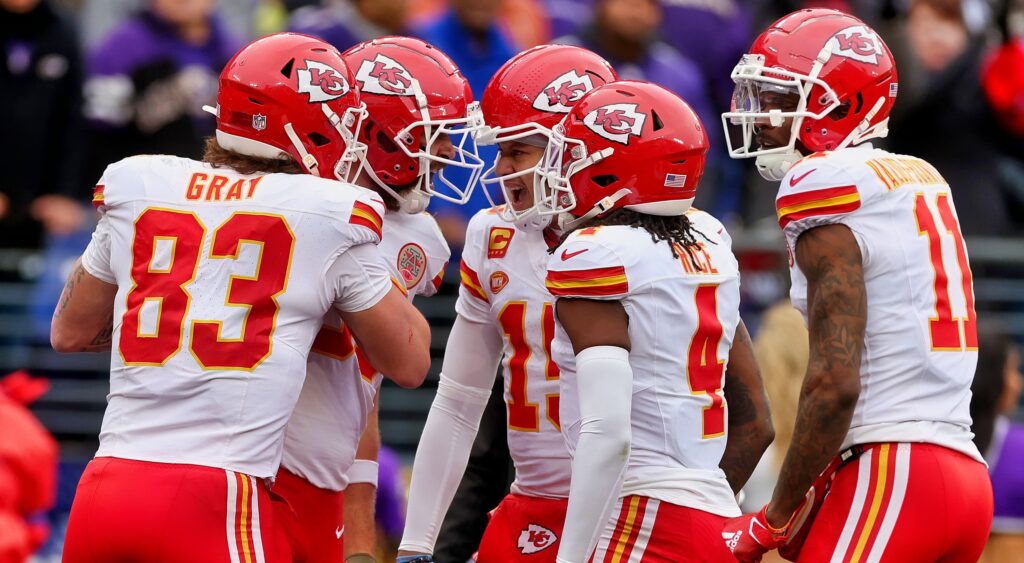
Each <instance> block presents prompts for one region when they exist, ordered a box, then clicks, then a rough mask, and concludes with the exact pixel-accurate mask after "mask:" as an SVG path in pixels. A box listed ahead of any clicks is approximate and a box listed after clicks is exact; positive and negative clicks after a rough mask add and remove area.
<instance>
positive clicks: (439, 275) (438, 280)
mask: <svg viewBox="0 0 1024 563" xmlns="http://www.w3.org/2000/svg"><path fill="white" fill-rule="evenodd" d="M447 269H448V262H445V263H444V264H443V265H442V266H441V271H440V272H438V273H437V275H436V276H434V279H432V280H430V283H431V284H432V285H433V286H434V291H439V290H440V289H441V282H443V281H444V271H445V270H447Z"/></svg>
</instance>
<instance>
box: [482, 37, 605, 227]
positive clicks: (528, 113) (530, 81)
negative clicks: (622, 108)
mask: <svg viewBox="0 0 1024 563" xmlns="http://www.w3.org/2000/svg"><path fill="white" fill-rule="evenodd" d="M618 79H619V77H618V75H616V74H615V71H614V70H613V69H612V67H611V65H609V64H608V62H607V61H605V60H604V59H602V58H601V57H600V56H598V55H596V54H595V53H593V52H591V51H588V50H586V49H584V48H582V47H575V46H573V45H540V46H538V47H534V48H532V49H529V50H526V51H523V52H522V53H519V54H518V55H516V56H515V57H512V58H511V59H509V61H508V62H506V63H505V64H504V65H503V66H502V67H501V68H500V69H498V72H496V73H495V74H494V76H493V77H492V78H491V82H490V83H489V84H488V85H487V89H486V90H484V95H483V100H482V101H481V104H480V109H481V110H483V114H484V123H485V126H484V127H483V128H482V129H481V130H480V132H479V134H478V135H477V139H476V141H477V143H478V144H481V145H491V144H497V143H502V142H506V141H521V142H527V143H533V144H538V145H539V146H545V145H546V144H547V142H548V139H549V137H550V134H551V128H552V127H554V126H555V125H557V124H558V122H559V121H561V120H562V118H563V117H565V114H567V113H569V109H570V108H572V106H573V105H574V104H575V103H576V102H577V101H578V100H579V99H580V98H582V97H583V94H586V93H587V92H589V91H591V90H593V89H594V88H596V87H598V86H603V85H604V84H607V83H609V82H614V81H616V80H618ZM499 158H501V156H500V155H498V157H497V158H496V159H495V161H494V164H493V165H492V166H491V167H490V168H489V169H488V170H487V171H486V172H484V174H483V176H482V177H481V178H480V183H481V184H482V186H481V187H482V188H483V190H484V195H486V196H487V200H488V201H490V203H491V205H492V206H497V205H498V204H499V203H501V202H500V201H498V200H497V197H495V195H494V194H492V193H491V189H492V188H493V186H495V185H497V186H499V187H500V189H501V192H502V195H503V196H504V200H505V201H509V200H510V196H509V193H508V191H507V190H506V187H505V181H506V180H511V179H513V178H518V177H521V176H526V175H530V177H531V178H532V177H533V173H534V171H536V169H537V167H536V166H534V167H531V168H528V169H525V170H520V171H518V172H513V173H511V174H506V175H504V176H497V175H495V169H496V167H497V165H498V159H499ZM539 188H540V182H533V189H534V198H533V201H534V202H535V205H534V206H533V207H530V208H529V209H524V210H519V211H517V210H515V209H513V208H512V206H511V205H506V206H502V207H497V209H498V214H499V215H500V216H501V218H502V219H504V220H506V221H509V222H513V223H515V224H516V226H518V227H519V228H521V229H526V230H539V229H542V228H544V227H545V226H547V225H548V223H550V221H551V218H550V217H549V216H541V215H540V214H539V213H538V210H537V206H536V203H537V202H539V201H540V200H541V199H543V197H544V194H542V193H540V190H539Z"/></svg>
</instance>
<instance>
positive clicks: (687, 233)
mask: <svg viewBox="0 0 1024 563" xmlns="http://www.w3.org/2000/svg"><path fill="white" fill-rule="evenodd" d="M611 225H625V226H627V227H632V228H634V229H643V230H645V231H647V232H648V233H649V234H650V235H651V240H653V241H654V242H660V241H666V242H668V243H669V245H668V246H669V251H670V252H672V257H673V258H679V253H680V252H683V251H685V252H686V257H687V258H689V259H690V264H691V265H693V267H694V268H696V269H697V270H698V271H700V270H702V268H701V266H700V263H698V262H697V259H696V258H695V257H694V255H693V253H694V252H696V251H698V250H699V249H700V243H699V242H698V241H697V235H700V237H701V238H702V239H704V240H706V241H707V242H710V243H711V244H715V242H714V241H712V240H711V239H709V238H708V237H707V235H705V234H704V233H702V232H700V231H699V230H697V229H696V228H695V227H694V226H693V223H691V222H690V218H689V217H687V216H686V215H649V214H647V213H640V212H639V211H633V210H632V209H626V208H624V207H620V208H619V209H616V210H614V211H612V212H610V213H609V214H608V215H606V216H604V217H595V218H593V219H591V220H589V221H587V222H585V223H583V224H582V225H580V226H579V227H577V228H576V229H574V230H573V231H569V232H566V233H562V237H561V238H559V239H558V244H557V245H555V246H553V247H552V248H551V249H550V250H548V252H549V253H553V252H554V251H555V249H556V248H558V247H559V246H561V245H562V243H563V242H565V239H567V238H569V235H571V234H572V233H573V232H574V231H576V230H579V229H586V228H587V227H601V226H611Z"/></svg>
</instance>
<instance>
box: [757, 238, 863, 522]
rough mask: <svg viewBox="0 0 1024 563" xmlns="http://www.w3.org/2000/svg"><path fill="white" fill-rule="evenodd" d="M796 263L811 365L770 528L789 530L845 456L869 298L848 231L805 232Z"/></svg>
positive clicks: (858, 255) (771, 511) (771, 506)
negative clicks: (822, 476)
mask: <svg viewBox="0 0 1024 563" xmlns="http://www.w3.org/2000/svg"><path fill="white" fill-rule="evenodd" d="M795 257H796V262H797V264H798V265H799V267H800V270H801V271H803V273H804V276H806V278H807V328H808V332H809V336H810V350H809V351H810V358H809V362H808V366H807V375H806V376H805V378H804V383H803V388H802V389H801V391H800V402H799V404H798V406H797V415H796V425H795V428H794V430H793V441H792V444H791V445H790V447H789V451H788V452H787V453H786V459H785V461H784V462H783V464H782V471H781V473H780V474H779V481H778V484H777V485H776V487H775V494H774V496H773V497H772V500H771V503H769V505H768V511H767V517H768V522H769V523H770V524H771V525H773V526H780V527H781V526H783V525H785V524H786V522H787V520H788V519H789V517H790V515H791V514H792V513H793V511H794V510H795V509H796V508H797V506H798V505H799V503H800V501H801V500H802V499H803V497H804V494H805V493H806V492H807V489H808V488H809V487H810V486H811V484H812V483H813V482H814V480H815V479H816V478H817V477H818V474H819V473H821V471H822V470H824V469H825V467H826V466H827V465H828V463H829V461H830V460H831V459H832V458H833V457H834V456H835V455H837V454H838V453H839V447H840V445H842V442H843V439H844V438H845V437H846V433H847V432H848V431H849V429H850V421H851V419H852V418H853V411H854V408H855V407H856V405H857V399H858V397H859V396H860V360H861V352H862V350H863V348H864V326H865V320H866V318H867V296H866V290H865V287H864V270H863V264H862V259H861V253H860V247H858V246H857V241H856V239H855V238H854V236H853V232H852V231H850V229H849V228H848V227H846V226H844V225H827V226H823V227H817V228H814V229H811V230H809V231H807V232H805V233H803V234H802V235H801V236H800V238H799V239H798V240H797V243H796V252H795Z"/></svg>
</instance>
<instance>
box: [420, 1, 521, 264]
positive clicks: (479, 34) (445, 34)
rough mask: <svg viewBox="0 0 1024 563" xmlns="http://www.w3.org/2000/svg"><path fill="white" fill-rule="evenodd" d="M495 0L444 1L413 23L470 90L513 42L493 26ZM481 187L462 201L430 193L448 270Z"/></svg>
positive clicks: (491, 152) (480, 202) (487, 152)
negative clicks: (434, 11) (447, 256)
mask: <svg viewBox="0 0 1024 563" xmlns="http://www.w3.org/2000/svg"><path fill="white" fill-rule="evenodd" d="M500 6H501V0H449V1H448V7H447V9H445V10H444V11H442V12H441V13H440V14H439V15H438V16H436V17H435V18H434V19H432V20H429V21H427V22H425V23H423V24H421V25H417V26H416V27H415V28H414V29H413V33H414V34H415V35H417V36H418V37H420V38H422V39H423V40H424V41H427V42H428V43H432V44H433V45H434V46H436V47H438V48H439V49H441V50H442V51H444V52H445V53H447V54H448V56H450V57H451V58H452V60H454V61H455V64H457V65H458V66H459V70H461V71H462V74H463V75H464V76H465V77H466V79H467V80H468V81H469V86H470V88H472V90H473V94H474V95H475V96H480V95H481V94H483V91H484V88H486V87H487V82H488V81H490V79H491V76H493V75H494V73H495V72H497V70H498V68H500V67H501V65H503V64H505V61H507V60H508V59H510V58H512V56H513V55H515V54H516V53H517V52H518V51H519V48H518V47H517V46H516V45H514V44H513V43H512V41H511V40H510V39H509V38H508V36H506V35H505V33H504V32H503V31H502V30H501V29H500V28H499V27H498V24H497V17H498V9H499V8H500ZM478 150H479V155H480V158H482V159H483V160H484V162H487V163H490V162H492V161H493V160H494V156H495V154H497V148H496V147H495V146H491V147H479V149H478ZM452 172H453V173H451V174H448V172H446V173H445V174H447V175H448V178H449V179H451V180H452V181H460V180H462V179H463V178H468V173H467V174H456V173H455V172H457V171H452ZM488 206H489V205H488V203H487V198H486V197H485V196H484V194H483V190H475V191H474V193H473V196H472V198H470V200H469V202H468V203H466V204H465V205H455V204H451V203H448V202H446V201H443V200H440V199H438V198H434V199H433V201H432V202H431V204H430V211H431V212H432V213H434V214H435V215H436V216H437V222H438V225H439V226H440V227H441V231H442V232H443V233H444V236H445V239H447V241H448V244H449V245H450V246H451V248H452V260H451V262H449V264H450V268H452V271H456V272H457V271H458V264H459V260H458V257H459V256H460V255H461V249H462V243H463V240H464V239H465V236H466V225H467V224H468V223H469V219H470V217H472V216H473V215H474V214H475V213H476V212H477V211H479V210H481V209H484V208H486V207H488Z"/></svg>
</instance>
